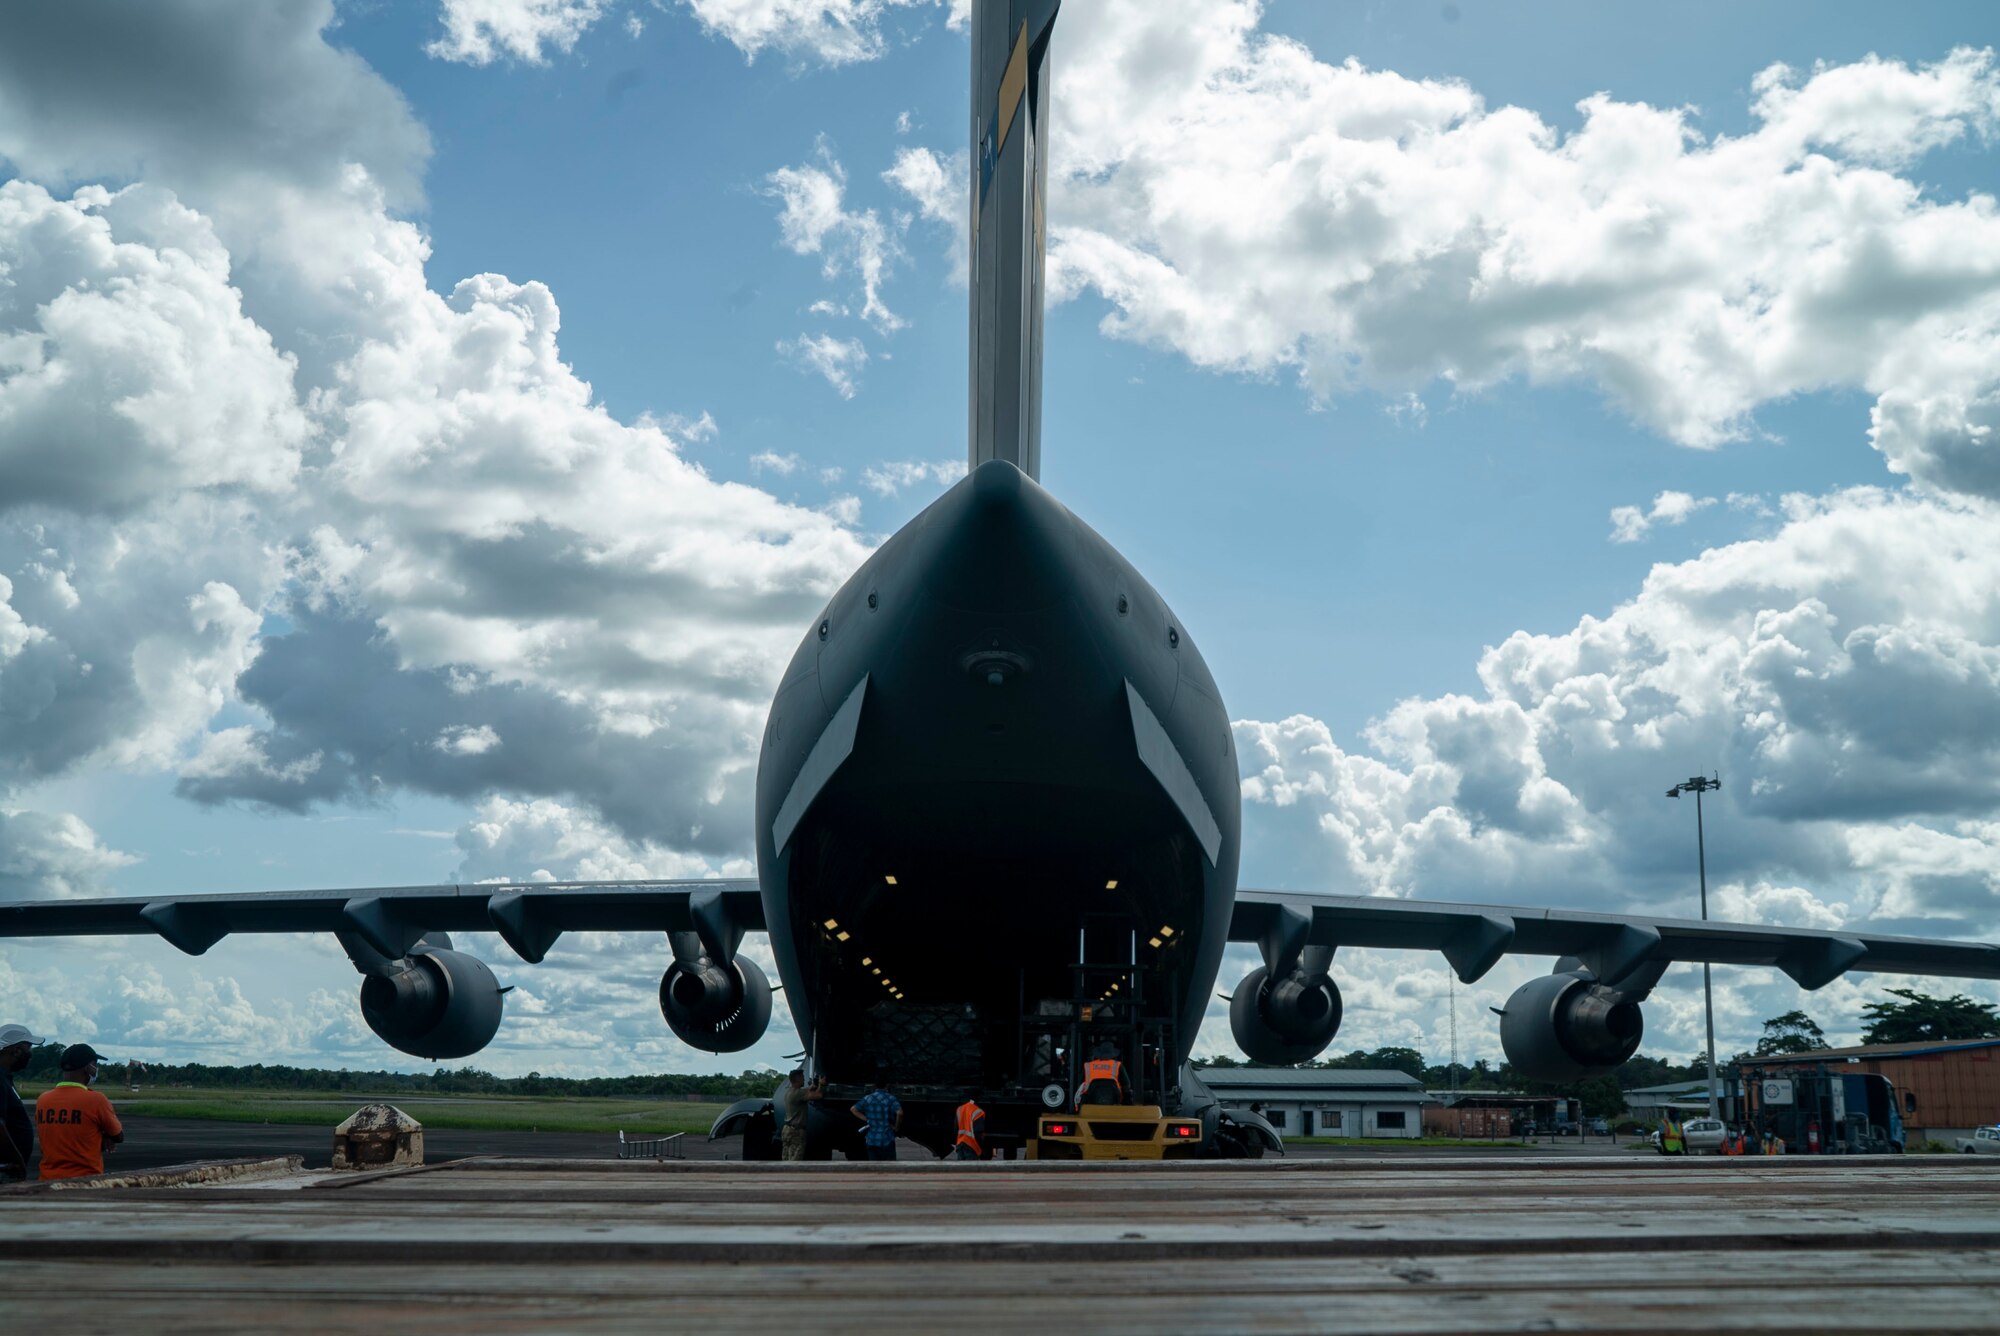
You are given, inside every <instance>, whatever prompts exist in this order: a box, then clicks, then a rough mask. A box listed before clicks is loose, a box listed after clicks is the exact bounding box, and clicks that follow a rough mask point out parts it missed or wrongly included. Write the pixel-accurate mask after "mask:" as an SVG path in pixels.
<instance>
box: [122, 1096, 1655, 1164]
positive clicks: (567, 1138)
mask: <svg viewBox="0 0 2000 1336" xmlns="http://www.w3.org/2000/svg"><path fill="white" fill-rule="evenodd" d="M341 1116H342V1110H341V1109H340V1108H338V1107H336V1108H332V1109H330V1110H329V1112H328V1116H327V1122H326V1124H325V1125H324V1126H319V1127H315V1126H296V1125H286V1124H282V1123H226V1122H210V1121H206V1120H201V1119H194V1118H141V1117H128V1118H126V1119H125V1129H126V1136H125V1144H124V1145H123V1146H120V1147H119V1148H118V1149H117V1150H116V1151H114V1152H112V1153H111V1155H109V1156H108V1157H106V1160H105V1168H107V1169H110V1170H116V1171H119V1172H124V1171H128V1170H133V1169H155V1168H158V1167H160V1166H162V1165H169V1164H184V1163H186V1162H187V1161H190V1160H222V1159H235V1158H238V1157H240V1156H246V1155H300V1156H303V1157H305V1162H306V1164H307V1166H309V1167H312V1168H323V1167H325V1165H326V1164H327V1163H328V1161H329V1160H331V1158H332V1156H333V1128H334V1124H335V1123H337V1122H338V1121H339V1119H340V1117H341ZM680 1145H681V1154H682V1156H683V1158H686V1159H690V1160H733V1159H738V1158H740V1156H741V1142H740V1141H739V1140H738V1139H737V1138H734V1137H731V1138H728V1139H726V1140H722V1141H710V1140H708V1138H707V1137H706V1136H705V1135H703V1134H701V1133H699V1132H690V1133H688V1134H687V1135H686V1136H684V1137H682V1138H681V1142H680ZM1629 1145H1630V1143H1629V1141H1628V1142H1621V1143H1619V1144H1618V1145H1617V1146H1613V1145H1611V1144H1609V1143H1607V1142H1605V1141H1603V1140H1601V1139H1599V1140H1591V1141H1587V1142H1583V1143H1581V1144H1579V1143H1578V1142H1577V1141H1576V1139H1575V1138H1573V1137H1570V1138H1564V1139H1563V1140H1561V1141H1560V1142H1557V1143H1553V1144H1542V1143H1537V1144H1536V1145H1535V1146H1534V1147H1533V1148H1532V1153H1535V1154H1562V1155H1577V1154H1583V1155H1598V1154H1619V1155H1624V1154H1630V1153H1631V1152H1630V1151H1628V1150H1627V1149H1626V1147H1627V1146H1629ZM424 1149H425V1153H426V1158H428V1159H429V1160H430V1161H432V1162H433V1163H437V1162H441V1161H444V1160H456V1159H463V1158H465V1157H466V1156H469V1155H508V1156H515V1157H525V1158H530V1159H561V1160H609V1159H615V1158H616V1157H617V1143H616V1141H615V1139H614V1138H612V1137H609V1136H606V1135H604V1134H603V1133H600V1132H498V1131H468V1130H462V1129H454V1128H426V1129H425V1131H424ZM898 1149H899V1152H900V1157H901V1158H902V1159H904V1160H928V1159H930V1158H931V1155H930V1152H929V1151H927V1150H925V1149H924V1148H923V1147H921V1146H919V1145H917V1144H916V1143H915V1142H911V1141H904V1142H901V1143H899V1145H898ZM1286 1153H1287V1155H1288V1156H1289V1157H1290V1158H1292V1159H1325V1158H1344V1157H1349V1156H1356V1155H1372V1154H1395V1155H1420V1156H1434V1155H1463V1154H1465V1153H1466V1152H1465V1151H1463V1150H1455V1149H1452V1148H1449V1147H1419V1146H1398V1147H1395V1148H1394V1149H1392V1150H1388V1151H1383V1150H1381V1149H1379V1148H1377V1147H1357V1146H1305V1145H1296V1144H1295V1145H1293V1146H1291V1147H1289V1148H1288V1149H1287V1152H1286ZM1475 1153H1477V1154H1496V1155H1509V1154H1513V1155H1519V1154H1523V1153H1530V1149H1529V1148H1527V1147H1523V1146H1522V1145H1521V1144H1520V1143H1518V1142H1501V1143H1499V1148H1498V1149H1496V1150H1493V1151H1480V1152H1475Z"/></svg>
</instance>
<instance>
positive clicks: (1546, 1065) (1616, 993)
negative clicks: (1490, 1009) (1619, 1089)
mask: <svg viewBox="0 0 2000 1336" xmlns="http://www.w3.org/2000/svg"><path fill="white" fill-rule="evenodd" d="M1642 995H1643V994H1642ZM1645 1032H1646V1022H1645V1017H1644V1015H1643V1014H1642V1013H1641V1012H1640V1010H1639V1002H1638V999H1637V998H1636V997H1635V996H1634V995H1633V994H1632V993H1630V992H1626V991H1621V990H1619V989H1615V988H1609V987H1606V986H1605V985H1604V984H1601V983H1599V982H1597V980H1596V978H1595V977H1594V976H1593V975H1591V974H1590V973H1589V972H1587V971H1584V970H1572V971H1569V972H1567V973H1563V974H1545V975H1543V976H1542V977H1541V978H1539V979H1535V980H1532V981H1530V982H1528V983H1525V984H1523V985H1521V987H1520V988H1518V989H1516V990H1515V992H1514V995H1513V996H1512V997H1510V998H1508V999H1507V1007H1506V1010H1504V1011H1503V1012H1501V1014H1500V1046H1501V1047H1502V1048H1503V1049H1505V1050H1506V1051H1507V1061H1509V1062H1511V1063H1513V1064H1514V1070H1516V1071H1518V1072H1520V1073H1521V1074H1522V1075H1523V1076H1526V1077H1528V1078H1529V1079H1530V1080H1534V1081H1576V1080H1581V1079H1583V1078H1585V1077H1590V1076H1602V1075H1603V1074H1604V1073H1606V1072H1608V1071H1610V1070H1611V1069H1612V1068H1614V1067H1616V1066H1618V1065H1619V1064H1620V1063H1622V1062H1624V1061H1625V1060H1626V1059H1627V1058H1629V1057H1631V1056H1632V1055H1633V1054H1634V1053H1637V1052H1638V1051H1639V1040H1640V1039H1641V1038H1642V1037H1643V1036H1644V1035H1645Z"/></svg>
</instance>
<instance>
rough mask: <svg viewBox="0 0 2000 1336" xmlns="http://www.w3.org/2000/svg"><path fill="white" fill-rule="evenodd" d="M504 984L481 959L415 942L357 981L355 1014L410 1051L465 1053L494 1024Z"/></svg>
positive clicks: (487, 1039)
mask: <svg viewBox="0 0 2000 1336" xmlns="http://www.w3.org/2000/svg"><path fill="white" fill-rule="evenodd" d="M503 991H504V990H502V989H501V987H500V985H499V983H498V982H497V981H496V980H495V979H494V978H493V971H492V970H490V969H488V968H486V962H484V961H482V960H479V959H477V958H476V957H473V956H468V955H466V954H465V953H464V952H462V951H450V950H446V949H445V948H443V947H440V946H432V945H430V944H429V943H428V942H419V943H418V944H417V945H416V946H414V947H412V948H411V949H410V954H409V955H407V956H404V957H403V958H402V959H401V960H393V961H389V962H387V963H386V964H384V965H383V966H382V967H381V968H380V970H379V972H376V973H372V974H369V975H368V976H367V977H366V978H364V979H362V981H361V1018H362V1019H363V1020H365V1021H367V1022H368V1028H369V1029H371V1030H373V1031H374V1032H375V1033H376V1034H377V1035H379V1036H380V1037H381V1039H382V1041H383V1042H384V1043H386V1044H388V1045H389V1046H390V1047H392V1048H396V1049H399V1050H401V1051H402V1052H404V1053H408V1054H410V1055H411V1056H413V1057H419V1058H429V1059H432V1060H436V1059H439V1058H465V1057H470V1056H471V1055H472V1054H474V1053H477V1052H478V1051H479V1050H480V1049H482V1048H485V1047H486V1046H487V1045H488V1044H490V1043H492V1042H493V1036H494V1035H495V1034H497V1033H499V1030H500V1010H501V1004H500V998H501V994H502V992H503Z"/></svg>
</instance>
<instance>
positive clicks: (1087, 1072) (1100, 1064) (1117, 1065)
mask: <svg viewBox="0 0 2000 1336" xmlns="http://www.w3.org/2000/svg"><path fill="white" fill-rule="evenodd" d="M1099 1081H1109V1082H1111V1084H1112V1085H1114V1086H1117V1087H1118V1098H1119V1099H1121V1100H1122V1099H1124V1098H1125V1064H1124V1063H1122V1062H1120V1061H1118V1059H1116V1058H1092V1059H1091V1060H1090V1061H1088V1062H1086V1063H1084V1064H1083V1085H1082V1086H1081V1087H1080V1088H1079V1089H1078V1090H1077V1092H1076V1095H1077V1100H1078V1102H1079V1103H1081V1102H1082V1099H1083V1096H1084V1093H1085V1092H1086V1091H1088V1090H1089V1089H1090V1088H1091V1087H1092V1086H1094V1085H1096V1084H1097V1083H1098V1082H1099Z"/></svg>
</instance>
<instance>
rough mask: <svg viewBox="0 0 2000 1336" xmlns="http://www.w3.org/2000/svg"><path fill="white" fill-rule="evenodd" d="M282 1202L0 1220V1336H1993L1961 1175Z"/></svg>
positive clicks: (1546, 1178) (1268, 1170)
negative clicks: (7, 1335)
mask: <svg viewBox="0 0 2000 1336" xmlns="http://www.w3.org/2000/svg"><path fill="white" fill-rule="evenodd" d="M301 1181H302V1182H305V1183H306V1185H304V1186H300V1185H299V1184H298V1183H294V1184H293V1185H292V1186H293V1188H294V1190H289V1191H287V1190H279V1189H280V1187H281V1186H282V1185H281V1184H280V1183H276V1182H269V1181H265V1182H258V1183H255V1184H246V1185H244V1186H230V1185H226V1184H225V1185H213V1186H206V1187H199V1188H156V1187H127V1188H117V1189H108V1190H77V1191H41V1192H29V1193H25V1194H10V1195H7V1196H0V1319H4V1321H0V1326H4V1327H8V1328H11V1327H13V1326H15V1325H16V1324H17V1323H18V1325H19V1326H20V1329H22V1330H39V1329H45V1328H51V1327H53V1326H60V1327H61V1328H62V1329H63V1330H65V1331H83V1330H93V1329H103V1330H111V1329H117V1330H121V1331H133V1330H143V1331H162V1330H165V1331H177V1330H202V1331H215V1330H252V1331H271V1332H282V1331H327V1330H364V1329H375V1330H386V1329H391V1328H393V1329H399V1330H417V1331H423V1330H449V1331H473V1332H481V1333H484V1332H515V1331H574V1330H583V1329H592V1330H605V1329H612V1330H625V1329H630V1330H647V1331H660V1330H670V1331H686V1330H709V1331H754V1332H766V1331H768V1332H783V1333H787V1334H788V1336H789V1334H792V1333H798V1332H801V1331H856V1332H860V1331H868V1332H880V1331H890V1332H910V1331H925V1332H929V1331H941V1330H958V1331H1036V1332H1045V1333H1047V1332H1055V1331H1060V1332H1062V1333H1063V1334H1064V1336H1071V1334H1073V1333H1078V1332H1096V1331H1110V1332H1128V1331H1129V1332H1146V1333H1162V1332H1182V1331H1209V1332H1229V1331H1253V1330H1254V1331H1258V1332H1281V1331H1283V1332H1289V1331H1339V1332H1377V1331H1380V1332H1456V1331H1470V1330H1477V1331H1482V1332H1485V1331H1518V1330H1536V1331H1547V1330H1566V1331H1598V1330H1604V1331H1647V1332H1656V1331H1703V1332H1708V1331H1718V1330H1721V1331H1727V1330H1762V1331H1813V1332H1823V1331H1828V1330H1838V1331H1844V1332H1875V1331H1985V1330H2000V1163H1992V1162H1988V1161H1985V1160H1983V1159H1979V1158H1976V1157H1971V1156H1938V1157H1908V1158H1903V1157H1883V1158H1868V1159H1851V1160H1841V1159H1833V1160H1808V1159H1804V1158H1795V1159H1774V1160H1763V1159H1743V1160H1726V1159H1699V1160H1666V1159H1660V1158H1656V1157H1648V1156H1643V1155H1635V1154H1626V1155H1622V1156H1618V1157H1605V1158H1602V1159H1594V1158H1587V1157H1580V1156H1576V1155H1564V1156H1561V1157H1535V1158H1514V1157H1509V1158H1508V1159H1506V1160H1504V1161H1503V1160H1495V1159H1492V1158H1449V1159H1447V1158H1427V1159H1423V1160H1415V1159H1409V1158H1403V1157H1397V1156H1393V1155H1389V1156H1380V1157H1368V1158H1347V1159H1335V1160H1316V1161H1306V1162H1298V1161H1295V1162H1290V1163H1287V1162H1285V1161H1276V1162H1271V1161H1263V1162H1256V1163H1237V1164H1199V1163H1197V1164H1175V1163H1168V1164H1114V1165H1069V1164H1043V1165H1029V1164H989V1165H980V1164H971V1165H959V1164H910V1163H900V1164H893V1165H803V1166H798V1165H762V1164H713V1163H710V1164H702V1163H688V1164H664V1165H654V1164H615V1163H605V1162H601V1161H595V1162H577V1161H533V1160H470V1161H458V1162H456V1163H454V1164H450V1165H441V1166H432V1167H430V1168H427V1169H421V1170H415V1171H404V1172H401V1173H396V1174H390V1175H385V1176H374V1177H369V1176H356V1175H349V1176H343V1177H341V1178H338V1179H325V1178H321V1179H318V1180H317V1181H311V1180H301ZM59 1314H60V1316H59ZM80 1317H81V1318H83V1319H84V1320H83V1321H82V1322H81V1323H79V1318H80ZM93 1323H101V1326H93V1325H92V1324H93Z"/></svg>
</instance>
